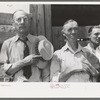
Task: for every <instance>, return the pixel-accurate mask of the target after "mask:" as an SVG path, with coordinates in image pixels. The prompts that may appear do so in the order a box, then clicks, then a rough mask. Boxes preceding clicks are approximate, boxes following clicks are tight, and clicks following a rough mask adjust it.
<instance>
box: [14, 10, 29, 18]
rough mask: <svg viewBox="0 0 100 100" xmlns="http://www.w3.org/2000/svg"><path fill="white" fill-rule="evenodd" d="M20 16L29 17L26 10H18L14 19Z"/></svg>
mask: <svg viewBox="0 0 100 100" xmlns="http://www.w3.org/2000/svg"><path fill="white" fill-rule="evenodd" d="M19 17H27V18H28V14H27V13H26V12H24V11H17V12H15V13H14V15H13V19H16V18H19Z"/></svg>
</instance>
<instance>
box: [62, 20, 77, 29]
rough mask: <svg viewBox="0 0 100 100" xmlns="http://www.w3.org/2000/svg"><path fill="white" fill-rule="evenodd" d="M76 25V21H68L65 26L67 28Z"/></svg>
mask: <svg viewBox="0 0 100 100" xmlns="http://www.w3.org/2000/svg"><path fill="white" fill-rule="evenodd" d="M75 27H78V24H77V22H76V21H72V22H68V23H66V24H65V25H64V26H63V28H65V29H69V28H75Z"/></svg>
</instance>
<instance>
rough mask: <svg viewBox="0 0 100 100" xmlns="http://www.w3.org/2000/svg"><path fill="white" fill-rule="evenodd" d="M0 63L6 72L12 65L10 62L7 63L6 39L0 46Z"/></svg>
mask: <svg viewBox="0 0 100 100" xmlns="http://www.w3.org/2000/svg"><path fill="white" fill-rule="evenodd" d="M0 64H1V65H3V69H4V71H5V72H7V71H8V70H9V68H10V67H11V66H12V64H9V57H8V47H7V43H6V41H5V42H4V43H3V45H2V48H1V52H0Z"/></svg>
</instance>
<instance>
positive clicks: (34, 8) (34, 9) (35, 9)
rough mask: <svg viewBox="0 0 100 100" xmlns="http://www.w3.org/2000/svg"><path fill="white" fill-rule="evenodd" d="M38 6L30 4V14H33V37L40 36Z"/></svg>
mask: <svg viewBox="0 0 100 100" xmlns="http://www.w3.org/2000/svg"><path fill="white" fill-rule="evenodd" d="M37 8H38V7H37V5H33V4H30V13H31V29H30V30H31V31H30V33H31V34H33V35H38V30H37V27H38V26H37Z"/></svg>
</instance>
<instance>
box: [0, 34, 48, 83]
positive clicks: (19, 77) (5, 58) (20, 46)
mask: <svg viewBox="0 0 100 100" xmlns="http://www.w3.org/2000/svg"><path fill="white" fill-rule="evenodd" d="M27 38H28V41H27V45H28V47H29V52H30V54H36V51H35V45H34V41H35V40H36V39H37V36H33V35H31V34H28V36H27ZM43 38H44V39H45V37H44V36H43ZM0 57H1V58H0V62H3V63H4V66H3V67H4V70H5V71H7V70H9V68H10V67H11V66H13V64H14V63H16V62H17V61H20V60H22V59H23V57H24V43H23V42H22V41H20V39H19V36H18V35H16V36H14V37H12V38H10V39H8V40H6V41H4V43H3V45H2V49H1V55H0ZM45 65H46V64H45V62H44V63H42V64H41V66H45ZM31 70H32V75H31V77H30V78H29V79H28V80H27V79H26V78H25V77H24V76H23V70H20V71H18V72H17V73H15V74H14V75H13V76H14V77H13V78H14V79H13V81H17V82H22V81H30V82H42V81H49V66H46V68H45V69H42V70H41V69H39V68H38V67H37V66H36V65H35V66H34V65H32V66H31Z"/></svg>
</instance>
